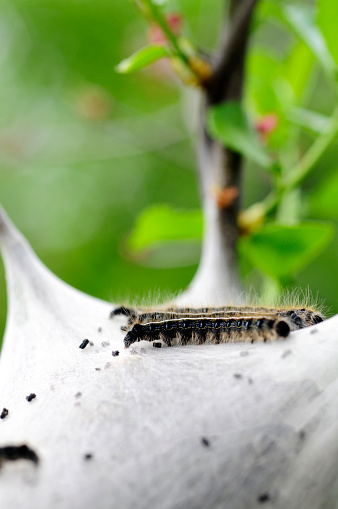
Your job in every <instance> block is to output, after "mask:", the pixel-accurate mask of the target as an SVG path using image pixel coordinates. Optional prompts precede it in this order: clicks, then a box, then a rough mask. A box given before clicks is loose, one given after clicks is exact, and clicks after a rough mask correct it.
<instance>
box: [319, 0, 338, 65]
mask: <svg viewBox="0 0 338 509" xmlns="http://www.w3.org/2000/svg"><path fill="white" fill-rule="evenodd" d="M337 19H338V2H337V1H336V0H319V1H318V26H319V28H320V29H321V31H322V33H323V35H324V37H325V40H326V44H327V46H328V48H329V51H330V52H331V54H332V56H333V58H334V59H335V62H336V64H338V44H337Z"/></svg>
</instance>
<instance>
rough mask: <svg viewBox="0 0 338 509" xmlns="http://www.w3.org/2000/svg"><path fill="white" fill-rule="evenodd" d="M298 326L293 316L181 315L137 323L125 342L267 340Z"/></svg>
mask: <svg viewBox="0 0 338 509" xmlns="http://www.w3.org/2000/svg"><path fill="white" fill-rule="evenodd" d="M298 328H299V327H297V326H296V325H295V324H294V322H293V321H292V320H290V318H280V317H277V316H274V317H265V316H261V317H259V318H258V317H254V318H253V317H252V316H248V315H247V316H236V317H232V318H210V317H199V318H191V317H186V318H180V319H176V320H163V321H157V322H156V321H155V322H148V323H143V324H141V323H137V324H135V325H133V327H132V328H131V329H130V330H129V331H128V332H127V334H126V336H125V338H124V345H125V347H126V348H128V347H129V346H130V345H131V344H132V343H135V342H138V341H142V340H146V341H156V340H161V341H163V342H164V344H166V345H167V346H174V345H187V344H210V343H213V344H218V343H231V342H239V341H249V342H251V343H254V342H255V341H267V340H270V339H277V338H279V337H287V336H288V335H289V332H290V331H291V330H297V329H298Z"/></svg>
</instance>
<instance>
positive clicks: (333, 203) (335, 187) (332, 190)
mask: <svg viewBox="0 0 338 509" xmlns="http://www.w3.org/2000/svg"><path fill="white" fill-rule="evenodd" d="M310 210H311V213H312V214H314V215H315V216H317V217H322V218H326V219H336V218H337V216H338V172H337V171H335V172H334V173H332V174H331V175H330V176H328V177H326V179H325V180H324V181H323V182H322V183H321V184H320V185H319V187H317V188H316V190H315V191H314V192H313V193H312V195H311V198H310Z"/></svg>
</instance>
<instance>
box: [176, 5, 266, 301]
mask: <svg viewBox="0 0 338 509" xmlns="http://www.w3.org/2000/svg"><path fill="white" fill-rule="evenodd" d="M256 3H257V0H232V1H231V2H230V6H229V17H228V21H227V22H226V23H225V25H224V28H223V34H222V37H221V40H222V41H221V43H220V49H219V51H218V52H217V53H216V56H215V58H214V60H215V62H214V64H213V74H212V77H211V79H210V80H209V81H208V83H206V84H205V87H204V97H203V105H202V112H201V123H200V125H201V128H200V138H199V144H198V148H197V155H198V169H199V176H200V185H201V192H202V201H203V211H204V220H205V224H204V236H203V245H202V256H201V261H200V265H199V268H198V270H197V273H196V275H195V277H194V279H193V281H192V283H191V285H190V287H189V288H188V290H187V291H186V292H184V294H183V295H182V296H181V298H180V302H181V303H184V302H185V301H189V300H193V301H194V302H196V303H198V302H205V301H208V303H209V304H210V305H211V304H213V305H218V304H219V303H223V304H224V303H227V302H229V301H233V300H236V301H239V300H241V294H242V292H241V285H240V283H239V279H238V275H237V252H236V243H237V238H238V227H237V215H238V212H239V207H240V189H241V166H242V158H241V156H240V155H239V154H238V153H234V152H233V151H231V150H229V149H227V148H226V147H224V146H222V145H221V144H220V143H219V142H217V141H216V140H213V139H212V138H211V137H210V136H209V134H208V133H207V131H206V115H207V111H208V108H209V107H210V106H211V105H215V104H218V103H220V102H223V101H229V100H238V101H240V100H241V98H242V89H243V81H244V64H245V57H246V50H247V42H248V37H249V28H250V22H251V19H252V15H253V12H254V7H255V5H256ZM228 188H236V189H237V190H238V196H237V197H236V198H235V199H234V200H233V201H232V202H231V203H230V204H228V205H227V206H226V207H223V208H222V207H220V205H219V203H217V193H222V192H226V190H227V189H228Z"/></svg>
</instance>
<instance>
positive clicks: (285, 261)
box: [239, 222, 334, 280]
mask: <svg viewBox="0 0 338 509" xmlns="http://www.w3.org/2000/svg"><path fill="white" fill-rule="evenodd" d="M333 232H334V230H333V226H332V225H331V224H330V223H319V222H304V223H300V224H298V225H296V226H283V225H279V224H272V225H266V226H264V227H262V228H261V229H260V230H259V231H258V232H256V233H254V234H253V235H252V236H251V237H243V238H242V239H241V240H240V243H239V249H240V251H241V254H242V255H243V256H245V257H248V258H249V260H250V262H251V263H252V264H253V265H254V266H255V267H257V268H258V269H259V270H261V271H262V272H264V273H266V274H268V275H269V276H272V277H274V278H276V279H279V280H283V279H286V278H289V277H290V276H292V275H293V274H295V273H296V272H298V271H299V270H301V269H302V268H303V267H305V266H306V265H308V264H309V263H310V262H311V261H312V260H313V259H314V258H315V257H316V256H317V255H318V254H319V253H320V252H321V251H323V250H324V248H325V247H326V246H327V245H328V243H329V242H330V240H331V239H332V237H333Z"/></svg>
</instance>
